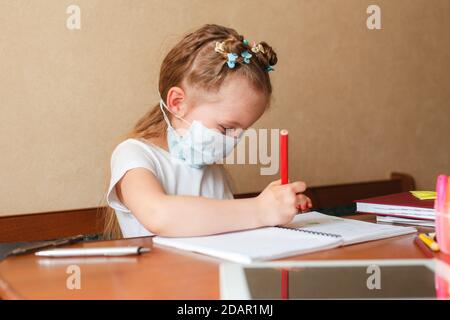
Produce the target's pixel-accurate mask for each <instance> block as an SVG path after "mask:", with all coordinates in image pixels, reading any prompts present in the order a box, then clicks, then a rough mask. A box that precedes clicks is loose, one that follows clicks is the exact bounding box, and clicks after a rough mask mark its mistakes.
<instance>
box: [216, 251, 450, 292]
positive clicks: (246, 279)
mask: <svg viewBox="0 0 450 320" xmlns="http://www.w3.org/2000/svg"><path fill="white" fill-rule="evenodd" d="M286 275H287V277H286ZM286 278H287V280H286ZM282 282H284V283H282ZM449 283H450V267H449V266H448V265H447V264H445V263H443V262H441V261H439V260H433V259H405V260H334V261H286V262H275V261H274V262H261V263H253V264H245V265H240V264H233V263H225V264H222V265H221V266H220V290H221V298H222V299H281V298H282V297H286V295H287V296H288V298H289V299H436V298H446V297H447V298H448V297H450V292H449ZM282 291H283V292H282ZM283 293H284V296H283Z"/></svg>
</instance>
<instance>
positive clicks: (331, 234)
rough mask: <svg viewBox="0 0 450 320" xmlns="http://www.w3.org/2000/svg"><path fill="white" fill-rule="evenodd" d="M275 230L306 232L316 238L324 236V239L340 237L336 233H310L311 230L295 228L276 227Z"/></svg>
mask: <svg viewBox="0 0 450 320" xmlns="http://www.w3.org/2000/svg"><path fill="white" fill-rule="evenodd" d="M277 228H280V229H287V230H292V231H298V232H306V233H310V234H314V235H318V236H326V237H334V238H341V237H342V236H341V235H340V234H336V233H328V232H320V231H312V230H305V229H297V228H287V227H277Z"/></svg>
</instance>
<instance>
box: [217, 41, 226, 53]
mask: <svg viewBox="0 0 450 320" xmlns="http://www.w3.org/2000/svg"><path fill="white" fill-rule="evenodd" d="M224 45H225V44H224V43H223V42H218V41H217V42H216V47H215V48H214V51H215V52H217V53H221V54H225V48H224V47H223V46H224Z"/></svg>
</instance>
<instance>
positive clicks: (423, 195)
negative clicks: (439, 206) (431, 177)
mask: <svg viewBox="0 0 450 320" xmlns="http://www.w3.org/2000/svg"><path fill="white" fill-rule="evenodd" d="M410 192H411V193H412V195H413V196H414V197H416V198H418V199H420V200H434V199H436V196H437V195H436V191H410Z"/></svg>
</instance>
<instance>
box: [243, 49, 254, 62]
mask: <svg viewBox="0 0 450 320" xmlns="http://www.w3.org/2000/svg"><path fill="white" fill-rule="evenodd" d="M241 57H242V58H244V63H246V64H249V63H250V58H251V57H252V55H251V54H250V52H248V51H247V50H245V51H244V52H242V53H241Z"/></svg>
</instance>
